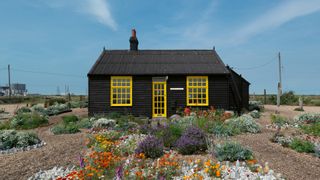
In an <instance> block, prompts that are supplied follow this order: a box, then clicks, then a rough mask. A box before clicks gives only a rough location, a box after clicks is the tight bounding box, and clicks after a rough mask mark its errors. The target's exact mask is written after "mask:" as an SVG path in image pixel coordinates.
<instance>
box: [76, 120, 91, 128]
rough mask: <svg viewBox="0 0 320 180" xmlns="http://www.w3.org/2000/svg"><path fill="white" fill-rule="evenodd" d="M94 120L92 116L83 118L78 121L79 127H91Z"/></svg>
mask: <svg viewBox="0 0 320 180" xmlns="http://www.w3.org/2000/svg"><path fill="white" fill-rule="evenodd" d="M92 125H93V120H92V119H91V118H90V119H89V118H83V119H81V120H80V121H79V122H78V127H79V128H85V129H90V128H92Z"/></svg>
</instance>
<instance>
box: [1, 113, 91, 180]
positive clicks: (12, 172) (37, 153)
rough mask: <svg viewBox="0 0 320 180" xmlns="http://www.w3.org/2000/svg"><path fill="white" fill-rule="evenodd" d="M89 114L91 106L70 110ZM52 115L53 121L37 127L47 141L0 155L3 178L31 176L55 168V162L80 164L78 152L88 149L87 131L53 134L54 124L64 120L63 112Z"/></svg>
mask: <svg viewBox="0 0 320 180" xmlns="http://www.w3.org/2000/svg"><path fill="white" fill-rule="evenodd" d="M72 113H74V114H77V115H86V114H87V109H74V110H73V112H70V113H66V114H72ZM66 114H62V115H59V116H53V117H50V120H49V122H50V125H49V126H46V127H40V128H37V129H35V130H34V131H35V132H37V134H38V135H39V137H40V139H42V140H44V141H45V142H46V143H47V145H45V146H43V147H41V148H38V149H33V150H30V151H26V152H18V153H16V154H10V155H0V179H1V180H2V179H3V180H10V179H14V180H18V179H27V178H28V177H30V176H32V175H33V174H34V173H36V172H38V171H39V170H47V169H51V168H53V167H54V166H64V167H67V166H69V165H70V166H72V165H78V163H79V162H78V156H79V154H80V153H82V152H83V150H84V140H85V137H86V134H85V133H84V132H83V133H77V134H63V135H53V134H52V133H51V132H50V130H49V129H50V127H52V126H53V125H54V124H56V123H58V122H59V121H60V120H61V116H63V115H66Z"/></svg>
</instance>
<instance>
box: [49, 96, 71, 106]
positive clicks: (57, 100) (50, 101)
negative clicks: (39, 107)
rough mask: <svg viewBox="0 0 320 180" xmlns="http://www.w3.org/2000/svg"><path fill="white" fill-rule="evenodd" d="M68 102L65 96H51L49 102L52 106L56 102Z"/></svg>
mask: <svg viewBox="0 0 320 180" xmlns="http://www.w3.org/2000/svg"><path fill="white" fill-rule="evenodd" d="M66 102H67V100H65V99H64V98H51V99H49V102H48V103H49V106H52V105H54V104H56V103H58V104H64V103H66Z"/></svg>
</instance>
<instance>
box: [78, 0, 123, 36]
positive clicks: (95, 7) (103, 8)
mask: <svg viewBox="0 0 320 180" xmlns="http://www.w3.org/2000/svg"><path fill="white" fill-rule="evenodd" d="M81 9H82V11H83V12H85V13H87V14H89V15H91V16H93V17H95V18H96V20H97V21H98V22H100V23H101V24H104V25H106V26H108V27H110V28H111V29H112V30H117V23H116V22H115V21H114V19H113V17H112V15H111V11H110V6H109V4H108V2H107V1H105V0H85V4H84V6H83V7H82V8H81Z"/></svg>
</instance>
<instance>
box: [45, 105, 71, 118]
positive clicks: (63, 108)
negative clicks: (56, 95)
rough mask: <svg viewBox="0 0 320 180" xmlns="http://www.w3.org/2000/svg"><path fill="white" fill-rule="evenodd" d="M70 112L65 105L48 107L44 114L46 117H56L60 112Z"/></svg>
mask: <svg viewBox="0 0 320 180" xmlns="http://www.w3.org/2000/svg"><path fill="white" fill-rule="evenodd" d="M68 110H70V108H69V107H68V106H67V105H66V104H58V103H56V104H54V105H52V106H49V107H48V108H47V110H46V113H47V114H48V115H57V114H60V113H61V112H65V111H68Z"/></svg>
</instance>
